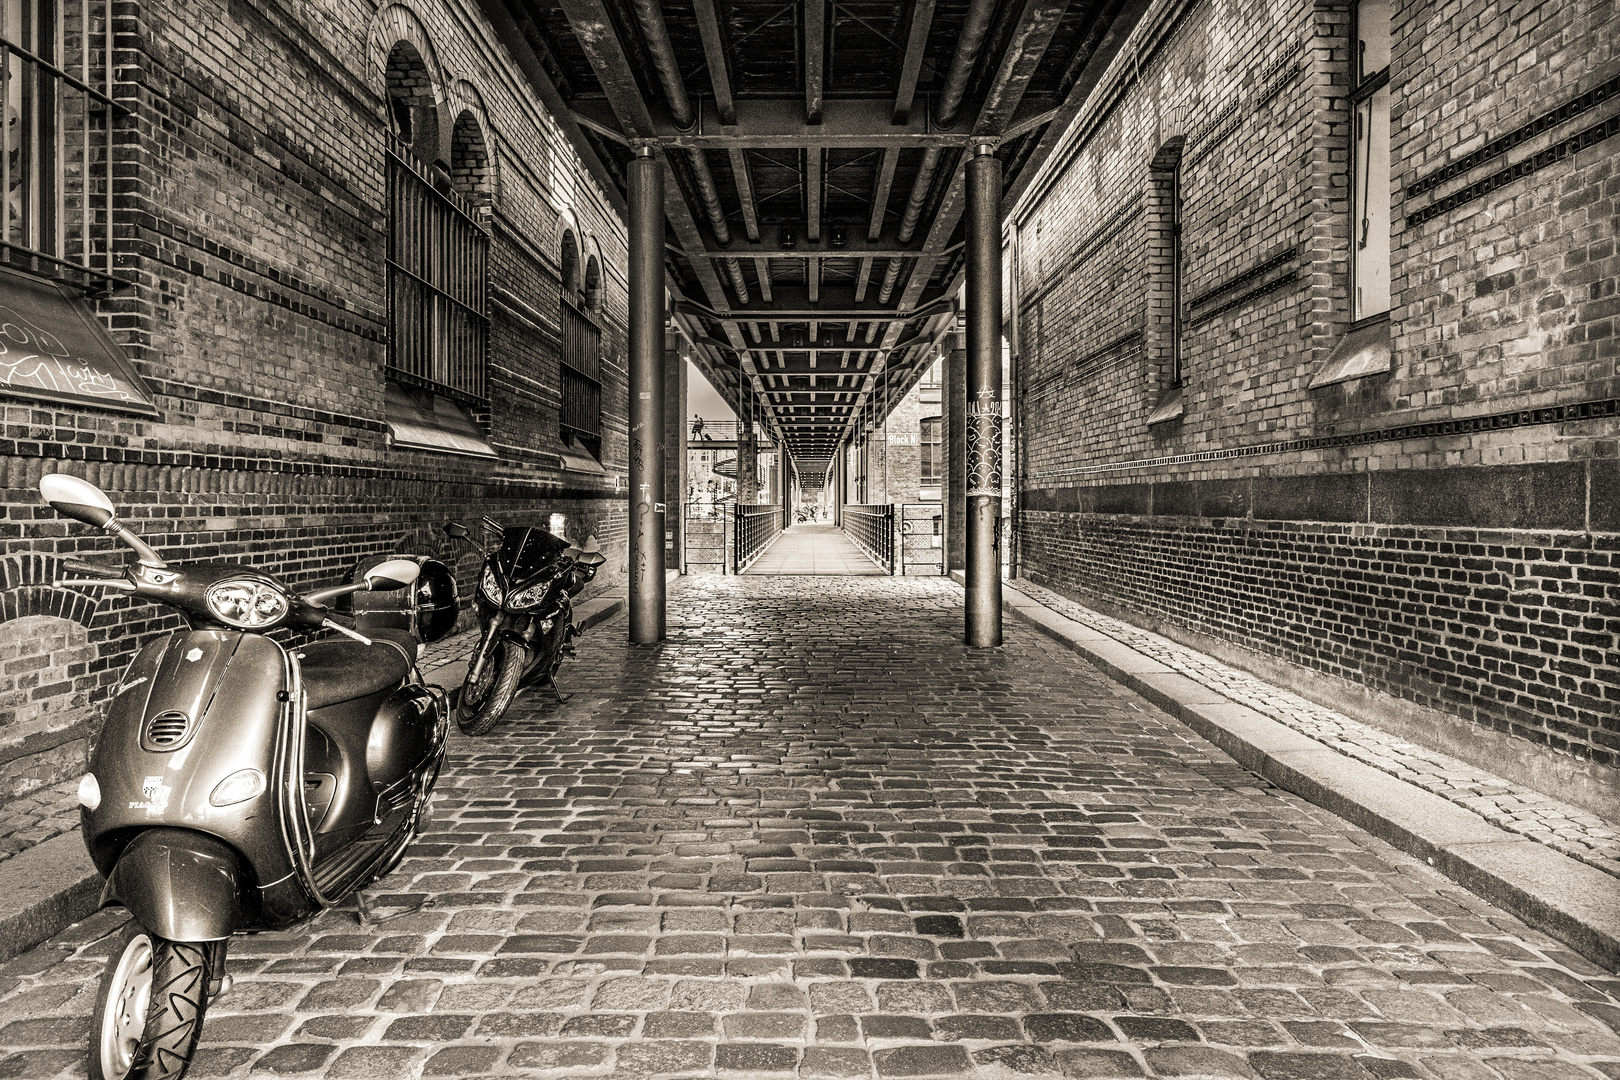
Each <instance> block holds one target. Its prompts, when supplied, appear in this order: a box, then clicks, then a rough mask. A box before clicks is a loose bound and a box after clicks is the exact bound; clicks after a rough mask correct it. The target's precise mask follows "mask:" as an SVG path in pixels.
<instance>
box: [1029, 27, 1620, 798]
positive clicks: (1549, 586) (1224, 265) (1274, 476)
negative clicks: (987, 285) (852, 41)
mask: <svg viewBox="0 0 1620 1080" xmlns="http://www.w3.org/2000/svg"><path fill="white" fill-rule="evenodd" d="M1392 9H1393V17H1392V19H1391V29H1392V54H1391V58H1390V64H1389V76H1388V77H1389V83H1388V86H1389V92H1390V116H1391V123H1390V131H1391V139H1390V172H1391V174H1392V175H1391V184H1390V191H1389V195H1388V198H1389V213H1390V219H1391V226H1390V230H1391V237H1390V240H1391V256H1390V260H1389V264H1390V265H1389V269H1390V280H1391V294H1392V308H1391V311H1390V313H1389V318H1388V322H1387V328H1388V329H1387V338H1388V342H1389V345H1390V357H1389V360H1388V363H1387V367H1388V370H1387V371H1381V370H1378V365H1376V364H1375V365H1373V367H1372V368H1370V369H1369V370H1367V371H1366V373H1364V374H1362V375H1361V376H1360V377H1354V378H1346V379H1338V380H1336V379H1334V378H1331V377H1329V376H1330V375H1331V372H1332V370H1335V369H1334V368H1333V365H1334V364H1335V362H1336V361H1338V359H1339V358H1340V357H1341V356H1342V355H1343V353H1344V350H1343V349H1342V348H1339V347H1340V346H1341V343H1343V342H1345V340H1346V335H1347V333H1348V332H1349V331H1350V330H1351V329H1352V322H1351V320H1352V313H1351V307H1350V303H1349V297H1350V289H1351V288H1352V282H1351V280H1350V279H1351V269H1350V266H1351V262H1352V258H1351V255H1352V248H1353V247H1354V246H1355V245H1356V244H1358V243H1359V242H1360V239H1361V237H1360V236H1358V234H1357V232H1356V229H1357V227H1359V222H1356V223H1353V222H1352V220H1351V206H1350V198H1349V195H1350V185H1351V183H1352V181H1353V179H1354V177H1355V176H1356V170H1358V169H1361V168H1364V167H1365V166H1363V165H1353V164H1352V160H1351V159H1352V156H1353V155H1352V150H1353V147H1354V145H1355V137H1354V131H1353V129H1352V127H1351V126H1350V120H1351V117H1352V104H1351V102H1352V99H1351V97H1350V91H1351V78H1352V71H1351V67H1350V59H1351V55H1350V46H1351V42H1352V36H1351V35H1352V32H1353V26H1352V18H1353V15H1354V9H1353V6H1352V5H1351V4H1349V3H1344V2H1338V0H1316V2H1309V0H1294V2H1285V3H1260V2H1257V0H1249V2H1240V3H1237V4H1234V5H1227V6H1226V7H1224V8H1219V9H1218V8H1217V7H1216V6H1215V5H1211V4H1209V3H1207V2H1205V0H1190V2H1188V0H1166V2H1161V3H1158V4H1156V5H1155V7H1154V8H1153V9H1152V11H1150V13H1149V15H1148V17H1147V18H1146V19H1145V20H1144V24H1143V26H1142V27H1140V28H1139V30H1138V33H1137V34H1136V35H1135V37H1134V38H1133V40H1132V41H1131V42H1130V43H1128V44H1127V46H1126V48H1125V50H1124V51H1123V52H1122V54H1121V57H1120V59H1119V60H1118V61H1117V62H1116V63H1115V64H1114V66H1113V68H1112V69H1111V70H1110V72H1109V74H1108V75H1107V77H1105V79H1104V80H1103V82H1102V84H1101V85H1100V86H1099V88H1098V90H1097V92H1096V93H1095V94H1094V95H1093V97H1092V99H1091V104H1090V105H1089V106H1088V108H1087V109H1086V111H1085V112H1083V113H1082V115H1081V117H1080V118H1079V120H1078V121H1077V123H1076V125H1075V127H1074V128H1073V129H1072V130H1071V131H1070V132H1069V134H1068V136H1067V138H1066V141H1065V144H1064V146H1063V147H1061V148H1060V149H1059V151H1058V152H1057V153H1055V154H1054V156H1053V158H1052V160H1051V162H1050V163H1049V165H1048V167H1047V168H1046V169H1045V170H1044V172H1043V175H1042V176H1041V177H1040V178H1038V179H1037V180H1036V181H1035V182H1034V183H1033V184H1032V185H1031V186H1030V188H1029V190H1028V191H1027V192H1025V193H1024V194H1023V197H1022V201H1021V202H1020V204H1019V205H1018V207H1017V208H1016V210H1015V211H1014V215H1013V220H1012V222H1011V223H1010V224H1009V230H1010V234H1009V235H1010V241H1011V242H1010V246H1009V252H1010V254H1011V257H1012V258H1013V259H1014V260H1015V266H1014V269H1013V280H1014V287H1013V289H1012V296H1011V299H1012V304H1013V307H1014V309H1015V310H1016V313H1017V321H1016V326H1015V327H1014V328H1013V329H1012V331H1011V333H1010V336H1011V337H1012V338H1013V340H1014V347H1015V350H1016V351H1017V353H1018V363H1019V385H1020V387H1021V390H1022V392H1021V394H1020V398H1019V401H1018V403H1017V408H1018V410H1019V428H1020V432H1021V437H1022V438H1021V460H1020V462H1019V488H1020V516H1019V520H1018V522H1017V526H1018V536H1019V544H1020V561H1021V567H1022V569H1023V572H1024V573H1026V574H1027V575H1028V576H1030V577H1031V578H1033V579H1034V580H1036V581H1038V582H1041V583H1043V584H1047V585H1049V586H1051V587H1053V588H1057V589H1060V590H1061V591H1064V592H1066V593H1069V594H1070V595H1074V596H1076V597H1078V598H1082V599H1091V600H1093V601H1096V602H1099V603H1102V604H1105V605H1109V606H1115V605H1117V609H1118V610H1119V611H1121V612H1134V613H1135V614H1134V615H1133V616H1132V617H1133V618H1136V619H1139V620H1142V621H1146V622H1149V623H1152V624H1154V625H1157V626H1160V627H1162V628H1164V629H1166V630H1168V631H1169V632H1172V633H1175V634H1182V635H1187V636H1190V637H1193V638H1196V639H1198V640H1200V641H1203V642H1214V643H1217V644H1219V645H1221V647H1223V648H1226V649H1227V650H1228V652H1230V653H1233V654H1247V655H1248V656H1249V657H1251V659H1252V660H1253V661H1254V662H1255V663H1256V664H1257V665H1259V666H1265V665H1266V664H1268V663H1270V662H1271V661H1273V660H1282V661H1288V662H1293V663H1300V664H1304V665H1306V666H1307V667H1309V668H1312V669H1315V670H1317V671H1320V672H1324V673H1327V674H1328V675H1331V676H1334V677H1337V679H1339V680H1341V688H1342V689H1343V691H1344V692H1343V694H1342V695H1341V697H1342V698H1343V699H1345V700H1350V699H1353V698H1356V697H1357V696H1358V695H1363V698H1362V699H1363V700H1364V701H1365V702H1370V703H1371V705H1370V708H1371V709H1372V711H1374V712H1375V713H1376V712H1377V711H1378V710H1379V709H1383V710H1384V711H1385V713H1387V714H1394V713H1401V714H1402V715H1403V717H1404V718H1403V720H1402V723H1403V724H1404V730H1406V731H1408V732H1410V733H1412V734H1413V735H1420V734H1423V730H1422V729H1424V728H1425V727H1427V728H1428V729H1430V731H1429V733H1430V734H1432V735H1433V736H1434V737H1435V739H1436V741H1439V742H1441V743H1444V744H1446V745H1447V746H1449V747H1450V748H1452V749H1453V750H1467V749H1468V748H1469V747H1470V746H1471V747H1472V750H1473V751H1474V752H1475V753H1476V755H1477V756H1482V757H1488V758H1490V760H1491V762H1492V764H1493V765H1496V766H1498V767H1499V768H1498V771H1501V768H1500V767H1503V766H1504V765H1505V763H1506V762H1507V759H1509V758H1517V762H1516V763H1515V764H1513V765H1512V767H1513V768H1516V769H1518V770H1519V771H1520V773H1521V774H1526V775H1528V774H1533V773H1545V774H1546V775H1548V776H1552V777H1556V778H1557V781H1558V783H1560V784H1562V785H1563V787H1562V790H1563V792H1564V793H1565V794H1566V795H1567V796H1568V797H1569V798H1571V800H1572V801H1580V802H1583V803H1585V804H1587V805H1598V804H1604V805H1605V808H1606V809H1610V810H1612V809H1613V808H1614V806H1615V805H1617V803H1616V802H1615V799H1616V798H1617V796H1620V780H1617V777H1620V721H1617V719H1616V717H1617V714H1620V565H1616V554H1615V553H1616V552H1617V551H1620V473H1617V454H1620V400H1617V399H1620V373H1617V371H1616V360H1617V357H1620V346H1617V345H1616V339H1615V337H1614V326H1615V316H1616V314H1617V311H1620V299H1617V298H1616V295H1615V280H1616V269H1617V267H1620V259H1617V257H1616V253H1615V247H1614V243H1615V220H1616V214H1617V209H1620V208H1617V204H1616V196H1617V194H1620V188H1617V186H1616V174H1615V165H1614V163H1615V161H1616V158H1617V157H1620V153H1617V152H1620V138H1614V137H1612V136H1614V135H1616V134H1617V131H1620V118H1617V109H1616V106H1617V104H1620V94H1617V93H1616V92H1615V89H1614V86H1613V80H1614V79H1615V78H1616V76H1617V75H1620V57H1617V56H1616V55H1615V51H1614V37H1613V33H1612V12H1613V8H1612V5H1611V4H1608V3H1606V2H1598V0H1572V2H1570V3H1567V4H1556V5H1553V4H1543V5H1533V6H1531V7H1530V8H1529V9H1528V12H1525V11H1521V10H1520V9H1518V8H1514V9H1512V11H1511V12H1510V11H1509V10H1508V9H1507V8H1501V9H1496V8H1492V9H1489V10H1488V11H1486V12H1485V13H1484V14H1481V13H1480V12H1479V10H1478V9H1476V8H1458V7H1449V8H1447V7H1436V6H1434V5H1431V4H1419V3H1411V2H1405V0H1395V3H1394V4H1393V5H1392ZM1217 11H1219V15H1218V14H1217ZM1177 166H1179V169H1180V184H1181V197H1182V202H1181V227H1182V231H1181V235H1180V246H1181V255H1180V267H1179V269H1180V274H1181V293H1180V296H1181V307H1180V311H1181V322H1180V328H1179V329H1180V340H1181V349H1180V363H1181V368H1182V372H1183V378H1182V382H1181V385H1180V386H1179V387H1176V386H1174V385H1173V383H1174V373H1173V356H1172V350H1173V343H1172V339H1173V334H1174V330H1175V328H1174V327H1173V326H1172V325H1171V318H1172V312H1173V310H1174V309H1173V305H1172V303H1171V300H1170V297H1171V282H1170V277H1169V274H1170V267H1171V258H1170V255H1169V251H1170V241H1171V230H1170V227H1169V224H1170V211H1169V207H1168V198H1169V196H1168V190H1169V189H1168V188H1167V186H1166V183H1167V178H1168V176H1169V175H1170V170H1172V169H1174V168H1175V167H1177ZM1377 194H1378V193H1377V192H1371V193H1369V196H1368V197H1369V199H1375V198H1376V196H1377ZM1364 328H1366V329H1365V330H1364ZM1355 329H1357V330H1358V331H1363V332H1366V333H1371V334H1374V335H1378V334H1380V330H1379V323H1378V321H1377V320H1369V321H1368V322H1364V323H1363V324H1358V325H1357V326H1356V327H1355ZM1336 348H1339V351H1338V352H1336V351H1335V350H1336ZM1313 381H1314V382H1315V386H1314V387H1313V385H1312V384H1313ZM1150 420H1152V421H1153V422H1152V423H1150V422H1149V421H1150ZM1329 681H1331V680H1329ZM1320 685H1321V684H1319V685H1318V687H1317V688H1318V689H1320ZM1366 688H1371V689H1372V690H1375V691H1383V692H1386V693H1387V694H1389V695H1394V698H1395V699H1400V700H1399V701H1398V702H1394V701H1392V700H1391V699H1388V698H1384V699H1378V698H1376V697H1374V698H1366V697H1365V696H1364V695H1365V689H1366ZM1379 700H1382V701H1384V702H1387V703H1390V704H1391V705H1393V708H1390V707H1389V706H1387V705H1379V704H1378V703H1377V702H1378V701H1379ZM1407 714H1410V715H1407ZM1532 748H1533V749H1532ZM1542 751H1549V752H1550V753H1542ZM1549 769H1550V770H1551V772H1550V773H1549V772H1547V770H1549ZM1549 787H1552V788H1553V790H1554V791H1555V793H1556V792H1557V791H1558V790H1559V789H1558V788H1557V787H1555V786H1553V785H1549Z"/></svg>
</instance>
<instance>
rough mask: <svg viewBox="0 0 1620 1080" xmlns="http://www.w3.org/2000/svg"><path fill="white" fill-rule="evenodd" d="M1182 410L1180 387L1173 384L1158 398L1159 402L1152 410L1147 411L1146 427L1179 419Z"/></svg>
mask: <svg viewBox="0 0 1620 1080" xmlns="http://www.w3.org/2000/svg"><path fill="white" fill-rule="evenodd" d="M1184 411H1185V410H1184V409H1183V408H1182V407H1181V387H1179V386H1173V387H1171V388H1170V389H1169V390H1168V391H1167V392H1166V393H1165V395H1164V396H1163V397H1161V398H1160V399H1159V404H1158V405H1157V406H1155V407H1154V409H1153V411H1152V412H1150V413H1148V418H1147V424H1148V427H1152V426H1153V425H1155V424H1165V423H1168V422H1170V421H1171V420H1179V419H1181V415H1182V413H1183V412H1184Z"/></svg>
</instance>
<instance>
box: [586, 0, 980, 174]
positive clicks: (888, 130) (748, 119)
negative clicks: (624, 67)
mask: <svg viewBox="0 0 1620 1080" xmlns="http://www.w3.org/2000/svg"><path fill="white" fill-rule="evenodd" d="M568 2H569V3H571V4H573V3H588V2H590V0H568ZM604 77H605V76H604ZM619 81H621V82H622V81H624V80H619ZM629 82H630V83H631V85H632V86H633V85H634V80H629ZM734 104H735V107H736V121H737V122H736V123H735V124H724V123H722V122H721V119H720V115H719V113H718V111H717V110H716V108H715V104H714V102H713V101H711V100H709V99H707V98H704V99H701V100H694V101H693V102H692V108H693V111H694V114H695V119H694V121H693V126H692V129H691V130H690V131H685V130H682V129H681V128H680V127H679V126H677V125H676V124H675V122H674V119H673V117H671V116H670V113H669V109H668V108H667V107H666V106H664V105H662V104H658V105H657V106H656V107H655V108H653V109H652V111H650V112H649V113H648V121H649V123H648V124H646V125H641V124H637V125H635V127H634V130H625V129H624V128H623V127H620V128H619V130H621V131H623V137H624V138H626V139H628V140H630V141H632V142H637V141H648V142H654V143H657V144H658V145H659V146H661V147H665V148H668V147H681V148H686V149H693V148H705V149H710V150H731V149H735V148H747V149H751V150H754V149H758V150H773V149H774V150H802V149H804V148H805V147H807V146H819V147H822V148H823V149H861V150H868V149H873V148H879V147H924V148H926V147H929V146H963V145H966V144H967V142H968V140H969V138H970V137H971V132H970V131H969V130H968V128H967V126H966V125H958V126H956V127H954V128H942V127H940V126H939V125H937V124H935V123H934V122H933V120H932V119H931V118H930V117H929V115H928V110H926V109H913V110H912V116H911V119H909V120H907V121H906V122H905V123H904V124H895V123H893V122H892V119H891V118H892V116H893V111H894V102H893V101H892V100H891V99H889V98H827V99H825V100H824V101H823V102H822V108H821V123H819V124H808V123H806V122H805V119H804V107H803V105H802V104H800V103H799V102H798V101H794V100H791V99H782V98H744V99H741V100H738V101H736V102H735V103H734ZM573 108H574V111H575V112H576V113H579V114H580V115H581V116H585V117H589V118H590V119H591V120H593V121H595V122H596V123H599V124H603V125H605V126H608V127H610V128H612V127H614V126H616V125H617V118H616V117H615V116H614V115H612V113H611V112H610V110H609V109H606V108H603V107H602V106H601V103H599V102H596V101H576V102H575V103H574V105H573Z"/></svg>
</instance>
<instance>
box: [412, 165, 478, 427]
mask: <svg viewBox="0 0 1620 1080" xmlns="http://www.w3.org/2000/svg"><path fill="white" fill-rule="evenodd" d="M448 188H449V180H448V179H447V178H442V177H441V178H439V179H438V180H437V181H436V180H435V178H434V176H433V174H432V171H431V170H430V169H429V167H428V166H427V165H426V164H424V163H423V162H422V161H420V160H419V159H418V158H417V157H416V156H415V155H414V154H413V153H411V152H410V151H409V150H396V149H390V150H389V151H388V373H389V375H391V376H393V377H394V378H397V379H399V380H401V381H403V382H407V383H411V384H413V385H417V386H425V387H428V388H430V389H433V390H438V391H441V392H444V391H448V392H449V394H450V396H452V397H459V398H461V399H463V400H468V399H470V400H473V401H482V400H484V399H485V398H486V397H487V396H488V391H487V389H486V385H485V375H486V369H487V367H488V357H489V308H488V304H487V293H488V286H489V236H488V234H487V233H485V232H484V230H483V229H482V228H481V227H480V226H479V224H478V222H477V221H476V220H475V219H474V218H473V216H472V214H471V213H470V212H469V209H468V207H467V206H466V205H465V204H464V203H463V202H462V200H461V199H460V198H459V197H458V196H457V195H456V194H455V193H454V192H453V191H450V190H448Z"/></svg>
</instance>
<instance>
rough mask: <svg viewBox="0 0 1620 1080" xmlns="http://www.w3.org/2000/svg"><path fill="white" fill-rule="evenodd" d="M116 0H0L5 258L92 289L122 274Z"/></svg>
mask: <svg viewBox="0 0 1620 1080" xmlns="http://www.w3.org/2000/svg"><path fill="white" fill-rule="evenodd" d="M108 7H109V4H108V2H107V0H96V2H91V0H78V2H76V3H75V2H72V0H67V2H63V3H57V2H56V0H0V96H3V97H4V100H5V125H4V139H5V147H4V153H0V192H3V193H4V197H5V213H6V221H5V231H4V234H3V236H0V265H5V266H9V267H11V268H12V269H15V270H22V271H25V272H27V273H31V274H38V275H41V276H45V277H50V278H55V279H59V280H63V281H67V282H69V283H71V284H74V285H76V286H79V287H81V288H84V289H86V290H87V291H89V292H92V293H103V292H105V291H107V290H108V289H110V288H112V287H113V286H115V285H119V284H123V282H121V281H119V280H118V279H117V278H116V277H114V275H113V265H114V263H113V203H112V186H111V184H109V183H108V171H109V170H108V162H110V161H111V160H112V158H113V128H114V124H113V123H112V118H113V117H114V116H115V115H127V113H128V110H127V109H125V108H124V106H122V105H120V104H119V103H118V102H116V101H114V100H113V97H112V88H113V86H112V76H113V72H112V64H111V62H110V59H109V58H110V57H111V56H112V55H113V31H112V25H111V21H110V19H109V18H108Z"/></svg>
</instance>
